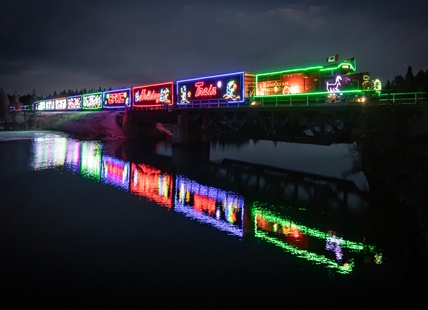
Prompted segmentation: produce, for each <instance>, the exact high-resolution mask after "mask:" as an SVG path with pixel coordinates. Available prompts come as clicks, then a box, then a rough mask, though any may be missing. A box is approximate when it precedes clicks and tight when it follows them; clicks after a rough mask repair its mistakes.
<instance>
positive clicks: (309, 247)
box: [0, 131, 427, 308]
mask: <svg viewBox="0 0 428 310" xmlns="http://www.w3.org/2000/svg"><path fill="white" fill-rule="evenodd" d="M0 141H2V142H0V169H1V170H0V171H1V176H0V186H1V187H0V188H1V208H0V212H1V214H0V221H1V223H0V227H1V228H0V229H1V246H2V255H1V260H0V265H1V267H0V270H1V279H2V280H1V281H2V286H3V287H6V289H5V290H4V292H3V294H4V298H6V299H8V298H11V296H17V295H18V296H20V298H15V297H14V298H13V300H14V302H15V303H16V304H17V305H18V304H19V303H24V302H25V301H28V300H29V299H30V300H32V301H34V302H35V303H36V302H41V303H49V304H53V303H58V304H61V305H65V304H72V303H76V304H80V305H83V304H85V305H88V304H94V305H100V304H104V303H105V304H108V305H111V304H113V303H119V304H120V305H125V304H128V303H132V304H137V305H140V306H141V305H144V304H146V303H148V302H152V301H155V302H157V303H158V304H159V305H161V304H162V303H164V302H170V301H172V300H173V301H176V302H177V304H178V303H179V302H184V303H186V304H190V303H193V302H197V303H199V305H200V304H201V303H206V304H207V305H211V306H213V305H219V306H220V305H237V306H239V305H243V304H246V303H248V302H251V303H255V304H261V305H262V304H263V305H266V304H267V303H268V302H269V303H273V304H276V305H277V306H282V305H293V306H302V307H308V306H324V305H326V304H331V305H332V306H333V305H338V303H340V306H348V305H349V306H352V305H354V304H355V303H356V302H358V303H360V304H361V305H362V306H366V307H369V308H372V307H376V306H382V307H385V308H386V307H389V306H395V307H396V306H397V305H401V306H403V307H409V308H418V307H422V306H423V305H426V304H424V302H426V297H424V296H425V292H426V286H425V282H426V278H425V277H426V275H427V268H426V267H425V265H426V263H424V260H423V258H424V256H423V255H425V254H426V247H427V244H426V238H424V235H423V234H424V230H423V229H422V228H421V226H420V222H418V221H417V214H418V213H417V212H416V211H415V210H414V209H411V208H406V207H404V206H403V205H402V203H403V201H402V200H403V194H401V193H399V194H397V195H395V194H394V193H393V190H392V191H389V190H388V189H385V188H384V187H382V186H380V185H376V184H373V181H372V179H370V182H369V178H367V176H366V174H365V173H364V172H363V167H364V166H365V164H364V163H363V162H362V152H361V142H355V143H354V144H334V145H331V146H319V145H308V144H296V143H284V142H272V141H255V140H243V141H233V142H232V141H225V140H221V139H218V140H213V141H211V142H210V143H208V144H201V145H196V146H193V147H183V146H182V147H176V146H174V147H173V146H172V145H171V143H169V142H168V141H166V142H159V143H156V144H155V143H146V142H141V141H134V140H107V141H98V140H79V139H75V138H72V137H70V136H68V135H67V134H64V133H60V132H49V131H40V132H37V131H24V132H3V133H0ZM366 161H367V160H366ZM380 188H382V189H380ZM391 193H392V194H391ZM404 199H405V198H404ZM11 299H12V298H11Z"/></svg>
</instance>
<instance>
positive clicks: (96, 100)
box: [82, 93, 103, 110]
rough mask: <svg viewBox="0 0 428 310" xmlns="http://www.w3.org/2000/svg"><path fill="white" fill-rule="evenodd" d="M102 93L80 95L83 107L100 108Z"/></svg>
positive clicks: (89, 108)
mask: <svg viewBox="0 0 428 310" xmlns="http://www.w3.org/2000/svg"><path fill="white" fill-rule="evenodd" d="M102 96H103V93H92V94H84V95H82V101H83V106H82V108H83V109H88V110H96V109H101V108H102Z"/></svg>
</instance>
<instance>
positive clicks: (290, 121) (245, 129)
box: [127, 93, 428, 145]
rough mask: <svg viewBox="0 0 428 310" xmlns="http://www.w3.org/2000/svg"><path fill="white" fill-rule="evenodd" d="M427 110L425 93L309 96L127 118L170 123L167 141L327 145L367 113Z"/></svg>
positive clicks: (358, 127)
mask: <svg viewBox="0 0 428 310" xmlns="http://www.w3.org/2000/svg"><path fill="white" fill-rule="evenodd" d="M415 113H416V114H419V115H420V114H421V113H422V114H423V113H428V105H427V98H426V93H406V94H384V95H382V96H381V97H379V98H375V99H372V100H371V101H368V102H364V103H362V102H347V103H341V102H339V103H325V102H323V103H320V102H316V101H311V100H310V98H309V97H308V98H303V100H302V97H299V98H298V100H294V101H293V100H291V99H290V98H287V101H280V100H278V99H274V100H270V101H264V102H258V103H257V104H242V105H230V106H228V105H227V104H220V103H219V104H213V103H210V104H204V103H200V104H198V105H194V106H186V107H181V108H177V109H174V110H171V111H168V110H153V111H147V110H144V111H131V112H129V113H128V114H127V122H131V123H136V122H137V123H138V122H158V123H163V124H170V125H172V131H173V138H172V139H173V143H175V144H192V143H197V142H201V141H204V139H205V140H207V137H209V136H213V135H224V136H227V137H234V138H253V139H260V140H274V141H286V142H297V143H310V144H320V145H330V144H332V143H351V142H353V141H355V139H356V138H357V137H359V136H361V135H362V134H364V133H365V132H367V130H368V128H367V126H366V124H367V121H368V119H370V118H371V117H372V116H373V115H377V114H386V115H389V116H391V117H392V118H394V117H397V116H402V115H403V114H405V115H410V116H412V115H414V114H415Z"/></svg>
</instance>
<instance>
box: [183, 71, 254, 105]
mask: <svg viewBox="0 0 428 310" xmlns="http://www.w3.org/2000/svg"><path fill="white" fill-rule="evenodd" d="M254 81H255V75H254V74H253V73H248V72H242V71H241V72H233V73H227V74H219V75H211V76H204V77H197V78H192V79H186V80H178V81H177V82H176V94H177V99H176V106H177V107H189V106H201V105H202V106H204V105H209V106H211V105H239V104H244V103H245V102H249V98H250V97H252V96H253V95H254V91H255V84H254Z"/></svg>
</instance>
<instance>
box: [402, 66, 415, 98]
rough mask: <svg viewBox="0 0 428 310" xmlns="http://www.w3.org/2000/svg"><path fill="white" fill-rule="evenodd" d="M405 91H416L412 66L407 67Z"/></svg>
mask: <svg viewBox="0 0 428 310" xmlns="http://www.w3.org/2000/svg"><path fill="white" fill-rule="evenodd" d="M404 91H405V92H412V91H415V77H414V75H413V71H412V67H411V66H409V67H408V68H407V73H406V79H405V81H404Z"/></svg>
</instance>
